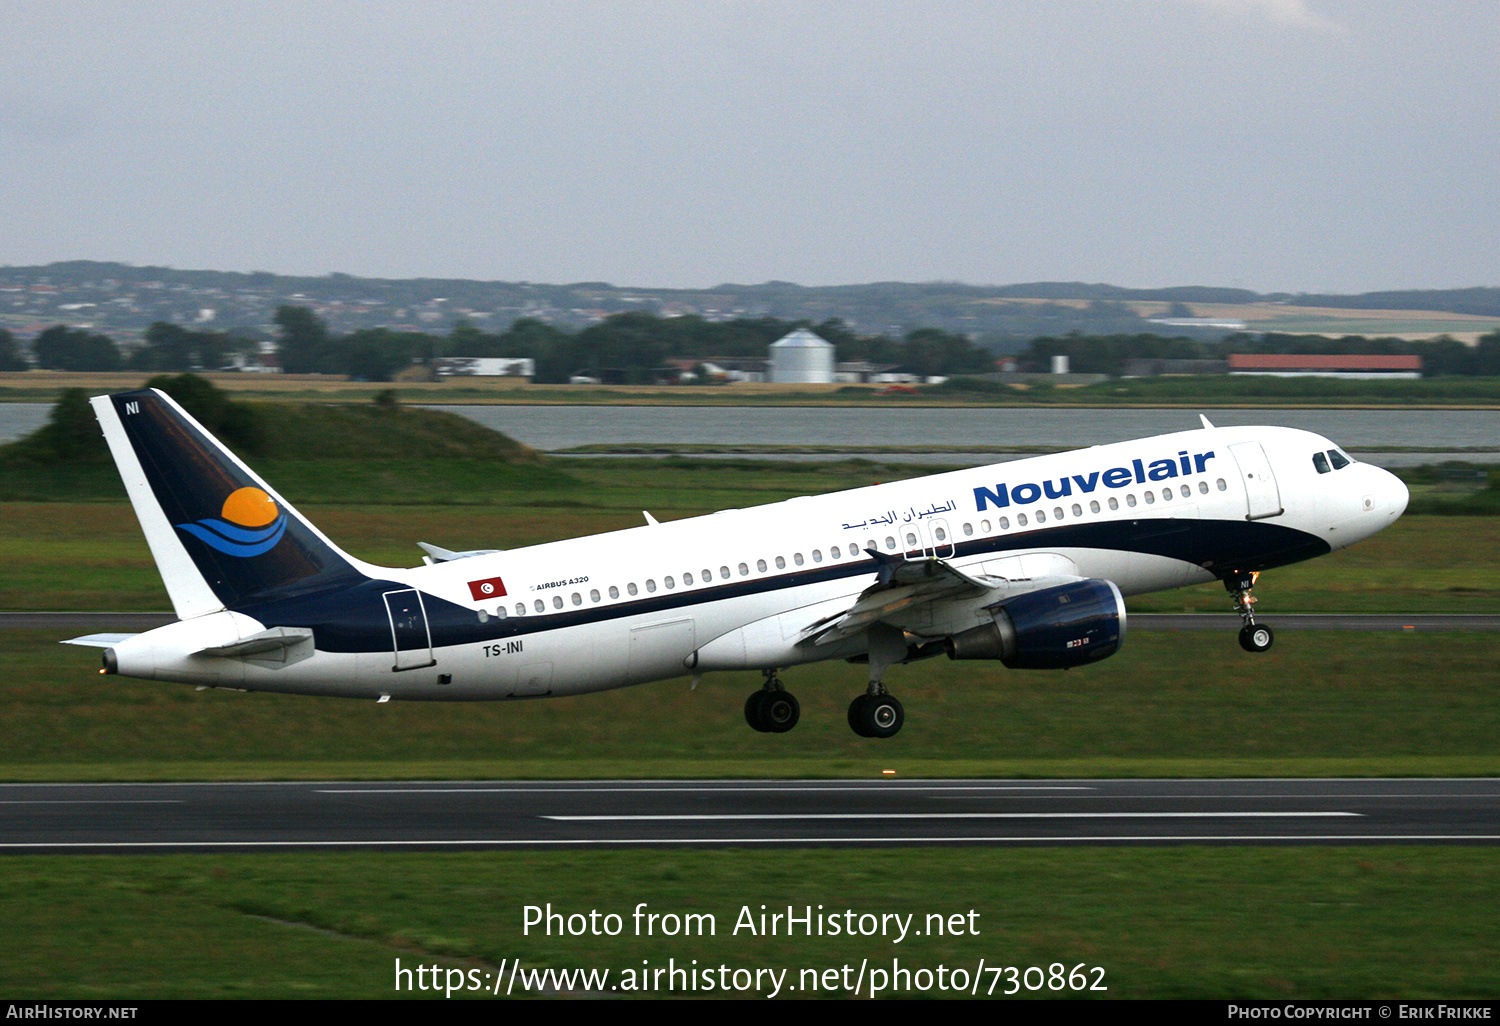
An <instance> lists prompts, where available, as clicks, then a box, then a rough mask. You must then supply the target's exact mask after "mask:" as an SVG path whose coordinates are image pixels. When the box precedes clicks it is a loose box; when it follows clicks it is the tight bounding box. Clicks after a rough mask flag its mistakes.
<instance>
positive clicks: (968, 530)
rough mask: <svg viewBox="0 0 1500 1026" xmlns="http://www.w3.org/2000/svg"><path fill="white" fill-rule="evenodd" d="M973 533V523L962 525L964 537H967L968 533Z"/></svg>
mask: <svg viewBox="0 0 1500 1026" xmlns="http://www.w3.org/2000/svg"><path fill="white" fill-rule="evenodd" d="M973 533H974V525H973V524H965V525H964V537H968V536H969V535H971V534H973Z"/></svg>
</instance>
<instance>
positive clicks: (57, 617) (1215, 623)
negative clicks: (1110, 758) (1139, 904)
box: [0, 612, 1500, 634]
mask: <svg viewBox="0 0 1500 1026" xmlns="http://www.w3.org/2000/svg"><path fill="white" fill-rule="evenodd" d="M176 619H177V618H176V617H175V616H173V615H172V614H171V613H62V612H36V613H0V630H57V631H71V632H77V633H101V634H102V633H105V632H126V631H147V630H150V629H151V628H153V627H160V626H162V625H163V624H168V623H172V622H173V621H174V620H176ZM1260 622H1262V623H1266V624H1269V625H1270V626H1271V627H1273V628H1274V629H1276V630H1310V631H1405V630H1412V631H1500V615H1493V614H1485V613H1451V614H1450V613H1422V614H1414V613H1289V614H1280V615H1267V616H1264V617H1261V618H1260ZM1239 624H1240V619H1239V616H1237V615H1236V614H1234V613H1131V614H1130V619H1129V629H1130V630H1142V631H1229V632H1234V631H1237V630H1238V629H1239Z"/></svg>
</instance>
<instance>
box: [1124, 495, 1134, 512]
mask: <svg viewBox="0 0 1500 1026" xmlns="http://www.w3.org/2000/svg"><path fill="white" fill-rule="evenodd" d="M1125 505H1127V506H1129V507H1131V508H1132V509H1133V508H1135V496H1134V495H1127V496H1125Z"/></svg>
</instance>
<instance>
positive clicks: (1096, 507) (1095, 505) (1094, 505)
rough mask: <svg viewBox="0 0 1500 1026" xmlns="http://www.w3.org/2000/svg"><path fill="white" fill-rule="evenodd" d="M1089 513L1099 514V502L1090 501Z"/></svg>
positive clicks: (1096, 500) (1095, 500)
mask: <svg viewBox="0 0 1500 1026" xmlns="http://www.w3.org/2000/svg"><path fill="white" fill-rule="evenodd" d="M1089 512H1090V513H1097V512H1099V500H1098V499H1092V500H1090V501H1089Z"/></svg>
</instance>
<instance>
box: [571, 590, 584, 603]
mask: <svg viewBox="0 0 1500 1026" xmlns="http://www.w3.org/2000/svg"><path fill="white" fill-rule="evenodd" d="M573 604H574V605H575V606H581V605H583V596H582V595H580V594H578V592H576V591H575V592H574V593H573Z"/></svg>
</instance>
